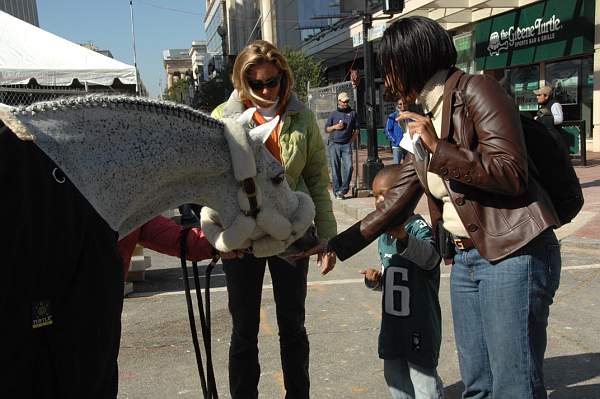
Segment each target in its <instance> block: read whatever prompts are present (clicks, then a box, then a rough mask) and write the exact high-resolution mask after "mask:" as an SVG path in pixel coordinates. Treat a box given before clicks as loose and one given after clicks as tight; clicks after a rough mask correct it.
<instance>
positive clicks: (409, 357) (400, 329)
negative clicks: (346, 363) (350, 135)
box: [360, 165, 443, 399]
mask: <svg viewBox="0 0 600 399" xmlns="http://www.w3.org/2000/svg"><path fill="white" fill-rule="evenodd" d="M399 167H400V165H391V166H387V167H385V168H384V169H382V170H381V171H380V172H379V173H378V174H377V176H375V179H374V180H373V195H374V196H375V203H376V204H377V203H379V202H380V201H382V200H383V195H384V194H385V192H386V191H387V190H388V189H389V188H390V182H391V180H392V179H390V177H391V176H392V175H394V174H396V173H397V172H398V168H399ZM432 236H433V235H432V230H431V227H430V226H429V225H428V224H427V222H426V221H425V220H424V219H423V218H422V217H421V216H420V215H413V216H411V217H410V218H409V219H408V220H407V221H406V223H405V224H404V225H400V226H396V227H393V228H390V229H389V230H388V231H387V232H386V233H384V234H382V235H381V237H379V242H378V244H379V256H380V258H381V265H382V269H381V271H379V270H375V269H364V270H361V271H360V273H361V274H363V275H364V276H365V284H366V285H367V287H369V288H372V289H377V290H383V300H382V316H381V330H380V333H379V357H380V358H382V359H383V361H384V363H383V364H384V366H383V370H384V376H385V381H386V383H387V385H388V387H389V390H390V393H391V395H392V398H394V399H399V398H402V399H405V398H417V399H420V398H423V399H425V398H427V399H434V398H435V399H439V398H442V397H443V385H442V381H441V380H440V378H439V376H438V374H437V371H436V367H437V363H438V356H439V351H440V344H441V335H442V332H441V330H442V325H441V310H440V303H439V299H438V291H439V284H440V267H439V264H440V256H439V254H438V251H437V249H436V246H435V243H434V240H433V237H432Z"/></svg>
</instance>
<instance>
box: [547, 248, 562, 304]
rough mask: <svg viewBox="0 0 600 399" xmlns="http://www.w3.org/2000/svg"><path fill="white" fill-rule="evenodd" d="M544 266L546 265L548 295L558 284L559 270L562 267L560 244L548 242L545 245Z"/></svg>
mask: <svg viewBox="0 0 600 399" xmlns="http://www.w3.org/2000/svg"><path fill="white" fill-rule="evenodd" d="M546 256H547V259H546V266H547V267H548V277H549V278H548V290H549V291H550V295H551V296H554V293H555V292H556V290H557V289H558V286H559V284H560V271H561V268H562V260H561V256H560V244H548V245H547V246H546Z"/></svg>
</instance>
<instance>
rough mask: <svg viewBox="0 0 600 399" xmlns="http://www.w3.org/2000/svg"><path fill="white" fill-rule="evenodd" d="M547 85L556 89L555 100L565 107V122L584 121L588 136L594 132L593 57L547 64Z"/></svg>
mask: <svg viewBox="0 0 600 399" xmlns="http://www.w3.org/2000/svg"><path fill="white" fill-rule="evenodd" d="M545 79H546V84H548V85H550V86H552V88H553V89H554V99H555V100H556V101H557V102H559V103H560V104H561V105H562V107H563V113H564V117H565V120H584V121H585V129H586V136H587V137H591V132H592V112H593V110H592V94H593V86H594V78H593V60H592V58H591V57H586V58H578V59H572V60H565V61H559V62H553V63H548V64H546V68H545Z"/></svg>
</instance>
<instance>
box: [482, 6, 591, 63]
mask: <svg viewBox="0 0 600 399" xmlns="http://www.w3.org/2000/svg"><path fill="white" fill-rule="evenodd" d="M475 42H476V45H475V62H476V66H477V69H478V70H485V69H496V68H504V67H508V66H513V65H523V64H532V63H536V62H539V61H543V60H549V59H555V58H560V57H564V56H569V55H577V54H586V53H592V52H593V45H594V0H569V1H565V0H547V1H542V2H539V3H535V4H533V5H531V6H528V7H524V8H521V9H518V10H514V11H511V12H508V13H505V14H501V15H498V16H496V17H493V18H489V19H487V20H484V21H482V22H480V23H478V24H477V26H476V28H475Z"/></svg>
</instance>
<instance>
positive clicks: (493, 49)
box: [487, 32, 508, 55]
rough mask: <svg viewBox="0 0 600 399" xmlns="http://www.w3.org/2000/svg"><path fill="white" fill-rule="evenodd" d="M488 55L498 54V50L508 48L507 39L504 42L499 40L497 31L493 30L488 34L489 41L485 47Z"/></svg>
mask: <svg viewBox="0 0 600 399" xmlns="http://www.w3.org/2000/svg"><path fill="white" fill-rule="evenodd" d="M487 50H488V52H489V53H490V55H500V50H504V51H506V50H508V40H505V41H504V42H502V41H500V34H499V33H498V32H493V33H492V34H491V35H490V42H489V44H488V47H487Z"/></svg>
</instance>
